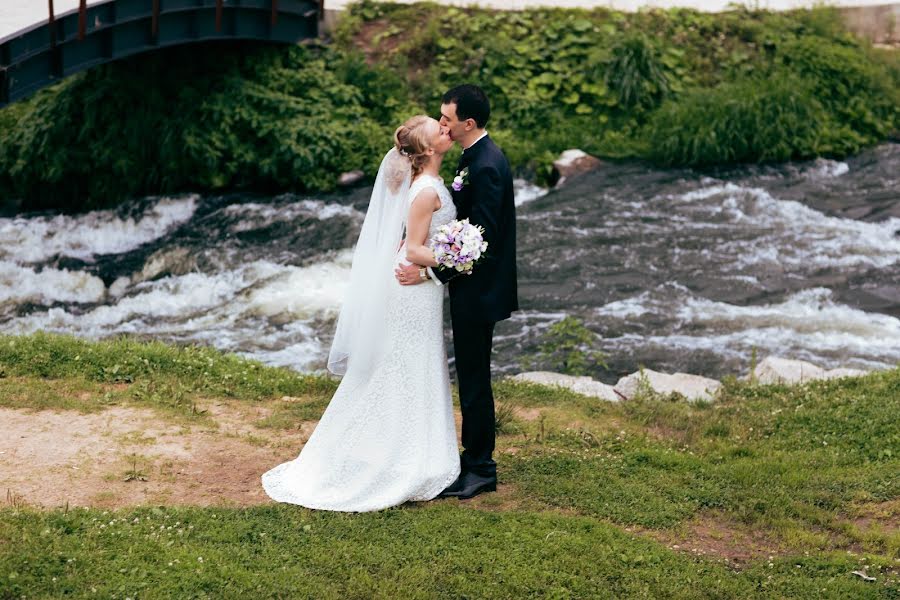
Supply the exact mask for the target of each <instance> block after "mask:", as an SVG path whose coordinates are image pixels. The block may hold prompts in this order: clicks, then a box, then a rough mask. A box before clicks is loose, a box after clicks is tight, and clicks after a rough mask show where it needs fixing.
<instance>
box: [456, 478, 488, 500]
mask: <svg viewBox="0 0 900 600" xmlns="http://www.w3.org/2000/svg"><path fill="white" fill-rule="evenodd" d="M496 491H497V478H496V477H490V478H486V477H485V478H482V477H479V478H478V480H477V481H475V482H474V483H472V484H471V485H467V486H466V487H464V488H463V489H462V490H461V491H460V492H459V494H458V495H457V498H459V499H460V500H468V499H469V498H473V497H475V496H477V495H478V494H483V493H485V492H496Z"/></svg>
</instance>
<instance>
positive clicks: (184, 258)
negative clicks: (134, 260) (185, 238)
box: [134, 247, 197, 283]
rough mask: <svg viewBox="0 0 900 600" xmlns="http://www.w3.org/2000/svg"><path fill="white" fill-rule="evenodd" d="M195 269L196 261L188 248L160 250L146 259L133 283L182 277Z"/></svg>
mask: <svg viewBox="0 0 900 600" xmlns="http://www.w3.org/2000/svg"><path fill="white" fill-rule="evenodd" d="M196 268H197V260H196V258H195V257H194V256H192V254H191V250H190V249H189V248H183V247H175V248H161V249H159V250H157V251H156V252H154V253H153V254H151V255H150V257H149V258H147V262H145V263H144V267H143V268H142V269H141V271H140V273H138V274H136V275H135V277H134V280H135V283H137V282H139V281H149V280H151V279H157V278H159V277H164V276H166V275H184V274H185V273H190V272H191V271H193V270H195V269H196Z"/></svg>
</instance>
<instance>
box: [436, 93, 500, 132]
mask: <svg viewBox="0 0 900 600" xmlns="http://www.w3.org/2000/svg"><path fill="white" fill-rule="evenodd" d="M441 102H443V103H444V104H455V105H456V117H457V118H458V119H459V120H460V121H465V120H466V119H475V124H476V125H478V127H479V129H482V128H484V126H485V125H486V124H487V122H488V119H489V118H490V117H491V103H490V102H488V98H487V94H485V93H484V90H482V89H481V88H480V87H478V86H477V85H472V84H471V83H465V84H463V85H458V86H456V87H455V88H453V89H451V90H449V91H447V93H446V94H444V97H443V98H441Z"/></svg>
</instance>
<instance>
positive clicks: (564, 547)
mask: <svg viewBox="0 0 900 600" xmlns="http://www.w3.org/2000/svg"><path fill="white" fill-rule="evenodd" d="M0 541H3V542H5V543H4V544H3V546H2V547H3V548H4V550H3V551H0V576H2V584H0V585H2V586H3V587H2V588H0V590H3V591H0V595H2V597H6V598H16V597H19V595H26V596H36V597H62V596H66V597H76V598H81V597H112V596H116V597H119V598H124V597H132V598H169V597H210V598H246V597H253V598H285V597H296V598H623V597H627V598H685V599H699V598H766V597H784V598H788V597H790V598H823V597H833V598H890V597H892V591H891V589H890V588H888V587H886V586H885V585H884V583H878V582H876V583H875V584H869V583H865V582H862V581H861V580H858V579H857V578H855V577H854V576H851V575H849V572H850V571H852V570H855V569H857V568H859V566H860V563H859V560H858V558H856V557H851V556H848V555H846V553H822V554H817V555H816V556H814V557H804V556H790V557H783V558H779V559H777V560H773V561H772V566H771V567H769V566H768V563H767V564H766V565H759V566H754V567H753V568H750V569H747V570H745V571H744V572H741V573H735V572H733V571H732V570H730V569H729V568H727V567H726V566H724V565H721V564H717V563H714V562H710V561H706V560H702V559H698V558H695V557H691V556H685V555H683V554H678V553H676V552H673V551H672V550H668V549H666V548H665V547H663V546H661V545H660V544H658V543H656V542H652V541H649V540H646V539H641V538H638V537H636V536H634V535H632V534H629V533H627V532H624V531H622V530H621V529H619V528H617V527H615V526H613V525H610V524H608V523H604V522H600V521H597V520H595V519H592V518H589V517H581V516H561V515H552V514H524V513H516V512H503V513H489V512H483V511H478V510H472V509H469V508H466V507H464V506H459V505H457V504H456V502H455V501H453V502H441V503H435V504H432V505H428V506H423V507H420V508H400V509H391V510H386V511H383V512H380V513H374V514H371V513H370V514H360V515H346V514H334V513H327V512H318V513H317V512H312V511H308V510H305V509H298V508H295V507H290V506H271V507H260V508H253V509H244V510H235V509H175V508H139V509H131V510H122V511H115V512H106V511H102V512H101V511H99V510H82V509H76V510H71V511H69V512H68V513H62V512H50V513H42V512H35V511H29V510H18V511H16V510H3V511H0ZM870 564H871V565H872V566H871V567H870V569H873V568H874V570H875V572H877V569H878V567H879V566H880V565H882V564H885V562H884V561H880V560H878V559H877V558H873V559H870ZM879 579H882V577H879Z"/></svg>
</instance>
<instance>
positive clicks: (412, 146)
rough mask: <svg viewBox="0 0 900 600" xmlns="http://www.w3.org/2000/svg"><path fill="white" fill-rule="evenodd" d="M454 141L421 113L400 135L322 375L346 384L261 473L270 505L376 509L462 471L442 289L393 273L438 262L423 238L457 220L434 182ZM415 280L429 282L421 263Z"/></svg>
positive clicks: (429, 493)
mask: <svg viewBox="0 0 900 600" xmlns="http://www.w3.org/2000/svg"><path fill="white" fill-rule="evenodd" d="M452 144H453V140H452V139H451V137H450V132H449V130H448V129H446V128H444V127H442V126H441V125H440V123H438V121H436V120H435V119H432V118H430V117H427V116H424V115H420V116H416V117H412V118H411V119H409V120H408V121H407V122H406V123H404V124H403V125H402V126H401V127H399V128H398V129H397V131H396V132H395V134H394V146H395V147H394V148H392V149H391V150H390V151H389V152H388V153H387V155H386V156H385V157H384V160H383V161H382V163H381V167H380V168H379V170H378V176H377V178H376V179H375V188H374V189H373V190H372V198H371V200H370V202H369V208H368V211H367V212H366V218H365V221H364V222H363V226H362V231H361V232H360V234H359V240H358V241H357V245H356V249H355V251H354V254H353V265H352V267H351V272H350V286H349V289H348V293H347V296H346V298H345V300H344V305H343V307H342V308H341V312H340V315H339V317H338V321H337V330H336V332H335V337H334V342H333V344H332V347H331V352H330V354H329V357H328V369H329V370H330V371H331V372H333V373H335V374H338V375H343V379H342V380H341V383H340V385H339V386H338V388H337V391H336V392H335V394H334V397H332V399H331V402H330V403H329V404H328V408H327V409H326V410H325V413H324V414H323V415H322V418H321V420H320V421H319V424H318V426H317V427H316V429H315V431H314V432H313V434H312V436H310V438H309V441H308V442H307V443H306V445H305V446H304V447H303V450H302V451H301V452H300V455H299V456H298V457H297V458H296V459H294V460H293V461H290V462H286V463H283V464H281V465H278V466H277V467H275V468H273V469H272V470H270V471H268V472H266V473H265V474H264V475H263V476H262V484H263V487H264V488H265V490H266V493H267V494H268V495H269V496H270V497H271V498H272V499H274V500H277V501H279V502H288V503H291V504H299V505H301V506H306V507H309V508H316V509H324V510H337V511H357V512H363V511H373V510H380V509H383V508H387V507H389V506H395V505H398V504H402V503H403V502H406V501H409V500H430V499H432V498H434V497H436V496H437V495H438V494H439V493H440V492H441V491H442V490H443V489H444V488H446V487H447V486H448V485H449V484H450V483H452V482H453V481H454V480H455V479H456V478H457V476H458V475H459V472H460V461H459V452H458V449H457V445H456V428H455V424H454V420H453V407H452V404H451V399H450V381H449V375H448V372H447V355H446V349H445V347H444V334H443V289H444V288H443V287H440V286H437V285H414V286H402V285H400V284H399V283H398V281H397V280H396V279H395V278H394V269H395V267H396V266H397V265H398V264H401V263H402V264H407V265H408V264H411V263H417V264H419V265H428V266H435V265H436V264H437V263H436V262H435V260H434V257H433V255H432V253H431V250H430V249H429V248H428V247H427V246H426V243H427V240H428V239H429V238H431V237H432V236H433V235H434V234H435V233H436V231H437V229H438V228H439V227H440V226H441V225H444V224H446V223H448V222H449V221H451V220H453V219H454V218H455V217H456V208H455V207H454V205H453V200H452V197H451V195H450V192H449V191H448V190H447V188H446V187H445V186H444V184H443V181H442V180H441V179H440V177H439V176H438V172H439V169H440V166H441V162H442V161H443V158H444V154H445V153H446V152H447V151H448V150H449V149H450V147H451V146H452ZM404 225H405V226H406V239H405V240H403V241H402V243H401V240H402V238H403V229H404ZM398 245H399V249H398ZM419 274H420V277H421V278H423V279H425V278H427V277H429V275H428V272H427V270H426V269H424V268H422V269H420V270H419Z"/></svg>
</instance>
